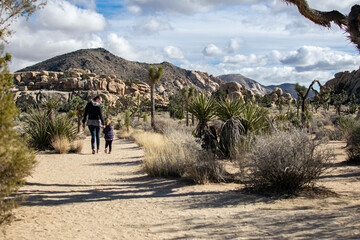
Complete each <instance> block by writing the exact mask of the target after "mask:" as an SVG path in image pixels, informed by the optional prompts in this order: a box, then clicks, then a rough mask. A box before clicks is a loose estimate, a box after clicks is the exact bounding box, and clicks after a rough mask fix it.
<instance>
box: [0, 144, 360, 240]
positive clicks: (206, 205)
mask: <svg viewBox="0 0 360 240" xmlns="http://www.w3.org/2000/svg"><path fill="white" fill-rule="evenodd" d="M331 144H332V147H333V148H335V149H336V153H337V162H340V161H342V160H343V159H344V157H345V156H344V152H343V150H342V149H341V147H342V146H343V145H344V144H343V143H340V142H335V143H331ZM88 145H89V139H86V142H85V144H84V150H83V152H84V153H83V154H67V155H58V154H39V155H37V159H38V161H39V164H38V165H37V167H36V169H35V171H34V174H33V176H32V177H29V178H28V183H27V185H26V186H24V187H23V188H22V189H21V192H23V193H24V194H27V195H28V196H29V198H28V201H27V202H25V203H24V204H23V206H22V207H20V208H19V209H17V210H15V215H16V220H15V221H14V222H13V223H12V224H11V225H9V226H5V227H3V228H2V231H1V232H0V239H31V240H33V239H360V168H359V167H356V166H354V167H351V166H344V165H343V164H339V163H338V164H336V167H335V169H334V170H333V171H332V172H330V173H329V174H327V175H326V176H324V177H323V178H322V179H321V185H324V186H326V187H328V188H330V189H332V190H334V191H336V192H337V193H339V194H340V197H330V198H324V199H306V198H296V199H275V198H274V199H273V198H266V197H261V196H254V195H246V194H241V193H239V192H238V191H237V190H238V189H239V188H240V187H241V185H238V184H208V185H193V184H191V183H189V182H185V181H182V180H177V179H162V178H148V177H146V175H145V174H144V173H143V172H142V171H141V159H142V158H143V151H142V150H141V149H140V148H138V147H137V145H135V144H134V143H132V142H128V141H125V140H118V139H117V140H115V141H114V143H113V148H114V150H113V153H112V154H105V153H100V154H96V155H92V154H90V147H89V146H88Z"/></svg>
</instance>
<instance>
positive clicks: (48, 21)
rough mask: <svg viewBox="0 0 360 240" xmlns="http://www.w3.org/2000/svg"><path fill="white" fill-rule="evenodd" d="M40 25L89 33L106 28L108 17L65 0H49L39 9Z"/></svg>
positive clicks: (38, 21)
mask: <svg viewBox="0 0 360 240" xmlns="http://www.w3.org/2000/svg"><path fill="white" fill-rule="evenodd" d="M35 22H36V23H37V25H38V27H40V28H42V29H46V30H51V31H56V30H59V31H64V32H73V33H74V32H76V33H88V32H94V31H101V30H104V29H105V26H106V19H105V18H104V16H102V15H101V14H99V13H96V12H94V11H92V10H88V9H81V8H78V7H76V6H75V5H73V4H71V3H69V2H67V1H64V0H49V1H48V3H47V5H46V6H45V7H44V9H41V10H38V12H37V13H36V20H35Z"/></svg>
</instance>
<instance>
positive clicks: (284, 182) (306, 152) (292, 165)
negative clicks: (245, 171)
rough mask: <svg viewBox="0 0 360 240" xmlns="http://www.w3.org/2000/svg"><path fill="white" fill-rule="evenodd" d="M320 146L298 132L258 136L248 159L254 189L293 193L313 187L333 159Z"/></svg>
mask: <svg viewBox="0 0 360 240" xmlns="http://www.w3.org/2000/svg"><path fill="white" fill-rule="evenodd" d="M318 145H319V142H316V141H314V140H312V139H311V136H309V135H308V134H306V133H305V132H303V131H301V130H297V129H292V130H290V131H286V132H285V131H278V132H275V133H273V134H272V135H266V136H260V137H258V138H257V139H256V143H255V145H254V146H253V148H252V149H251V150H250V152H249V153H248V155H247V158H248V161H249V164H250V166H251V167H250V175H249V176H250V178H251V180H252V183H253V185H254V187H256V188H261V189H262V188H265V189H266V188H268V189H272V190H274V191H276V192H281V193H294V192H296V191H298V190H300V189H301V188H302V187H304V186H305V185H309V184H312V183H314V182H315V181H316V180H317V179H318V178H319V177H320V176H321V175H322V174H323V173H324V171H325V170H326V163H328V162H329V161H330V159H331V157H332V154H331V152H330V151H320V150H319V149H318Z"/></svg>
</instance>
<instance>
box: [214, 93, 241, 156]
mask: <svg viewBox="0 0 360 240" xmlns="http://www.w3.org/2000/svg"><path fill="white" fill-rule="evenodd" d="M243 110H244V103H243V101H242V100H240V99H220V100H219V101H218V102H217V103H216V115H217V117H218V118H219V119H220V120H222V121H223V122H224V124H223V125H222V127H221V132H220V142H219V148H220V150H221V151H222V153H223V154H224V155H225V157H230V158H233V157H235V155H236V153H237V151H236V149H237V145H238V144H239V143H240V141H241V138H242V136H241V135H242V134H243V133H244V131H245V129H244V126H243V125H242V123H241V121H240V118H241V116H242V112H243Z"/></svg>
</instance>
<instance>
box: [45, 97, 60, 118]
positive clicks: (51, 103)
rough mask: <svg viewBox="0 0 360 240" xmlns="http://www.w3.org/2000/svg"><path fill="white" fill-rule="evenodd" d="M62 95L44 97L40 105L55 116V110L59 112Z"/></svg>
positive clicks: (48, 113) (51, 115)
mask: <svg viewBox="0 0 360 240" xmlns="http://www.w3.org/2000/svg"><path fill="white" fill-rule="evenodd" d="M60 100H61V99H60V97H59V96H54V97H51V98H48V99H46V98H43V99H42V101H41V104H40V106H41V107H42V108H43V109H45V111H46V114H47V115H48V116H49V117H51V118H53V117H54V114H55V112H57V111H58V110H59V108H60Z"/></svg>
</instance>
